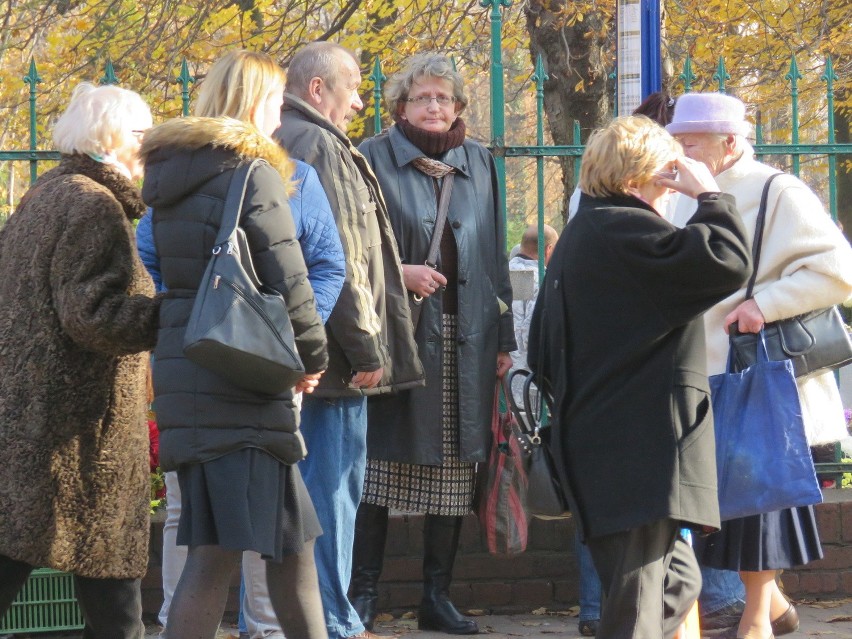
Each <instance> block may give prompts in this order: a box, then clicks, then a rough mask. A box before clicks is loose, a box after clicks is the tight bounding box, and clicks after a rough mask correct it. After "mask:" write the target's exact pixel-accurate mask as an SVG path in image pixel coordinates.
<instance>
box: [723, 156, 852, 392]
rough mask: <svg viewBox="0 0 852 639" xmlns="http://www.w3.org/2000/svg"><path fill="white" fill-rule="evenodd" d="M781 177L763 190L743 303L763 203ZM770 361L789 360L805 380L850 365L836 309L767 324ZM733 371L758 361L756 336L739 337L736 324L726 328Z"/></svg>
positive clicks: (850, 344) (756, 255)
mask: <svg viewBox="0 0 852 639" xmlns="http://www.w3.org/2000/svg"><path fill="white" fill-rule="evenodd" d="M779 175H784V174H783V173H776V174H774V175H771V176H770V177H769V179H768V180H767V181H766V184H765V185H764V187H763V194H762V196H761V198H760V208H759V209H758V213H757V222H756V223H755V231H754V242H753V243H752V248H751V253H752V262H753V264H754V270H753V272H752V274H751V278H750V279H749V282H748V286H747V288H746V299H751V297H752V294H753V290H754V282H755V279H756V278H757V268H758V266H759V265H760V250H761V245H762V243H763V229H764V227H765V226H766V202H767V197H768V194H769V185H770V184H771V183H772V180H773V179H775V178H776V177H778V176H779ZM763 332H764V335H765V340H766V351H767V353H768V355H769V359H771V360H774V361H778V360H783V359H789V360H791V361H792V362H793V374H794V375H795V376H796V377H799V378H804V377H810V376H813V375H819V374H820V373H824V372H826V371H831V370H836V369H838V368H841V367H842V366H846V365H847V364H849V363H850V362H852V340H850V338H849V332H848V330H847V328H846V325H845V324H844V323H843V318H842V317H841V316H840V312H839V311H838V310H837V307H836V306H829V307H828V308H821V309H817V310H815V311H811V312H809V313H804V314H802V315H797V316H795V317H790V318H787V319H782V320H778V321H776V322H769V323H767V324H766V325H765V327H764V329H763ZM729 335H730V342H731V349H732V350H733V353H732V355H733V357H732V360H733V367H734V371H735V372H739V371H742V370H744V369H746V368H748V367H749V366H752V365H753V364H754V363H755V362H756V361H757V346H758V340H759V336H758V335H757V334H755V333H740V332H739V330H738V327H737V324H736V322H734V323H733V324H731V326H730V328H729Z"/></svg>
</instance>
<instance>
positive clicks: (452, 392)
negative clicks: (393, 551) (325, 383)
mask: <svg viewBox="0 0 852 639" xmlns="http://www.w3.org/2000/svg"><path fill="white" fill-rule="evenodd" d="M441 319H442V321H441V325H442V334H443V342H444V348H443V359H444V362H443V367H442V370H441V389H442V393H441V395H442V403H443V410H442V417H441V433H442V436H443V456H444V461H443V463H442V464H441V465H440V466H422V465H419V464H401V463H397V462H388V461H379V460H375V459H368V460H367V472H366V476H365V479H364V496H363V497H362V499H361V500H362V501H364V502H366V503H368V504H375V505H377V506H386V507H388V508H392V509H394V510H401V511H404V512H417V513H427V514H430V515H450V516H455V517H463V516H464V515H466V514H467V513H469V512H470V510H471V508H472V506H473V492H474V487H475V481H474V479H475V473H476V464H474V463H471V462H463V461H460V460H459V388H458V355H457V352H456V333H457V330H456V316H455V315H443V316H442V318H441ZM427 383H428V381H427Z"/></svg>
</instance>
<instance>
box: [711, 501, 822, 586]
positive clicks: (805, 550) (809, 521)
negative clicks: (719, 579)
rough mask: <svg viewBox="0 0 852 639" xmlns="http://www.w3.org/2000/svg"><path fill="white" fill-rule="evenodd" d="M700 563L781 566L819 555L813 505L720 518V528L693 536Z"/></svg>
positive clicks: (754, 568)
mask: <svg viewBox="0 0 852 639" xmlns="http://www.w3.org/2000/svg"><path fill="white" fill-rule="evenodd" d="M694 548H695V555H696V557H698V561H699V563H700V564H701V565H702V566H707V567H709V568H719V569H722V570H737V571H739V570H745V571H748V572H758V571H761V570H781V569H788V568H794V567H796V566H803V565H805V564H807V563H809V562H811V561H815V560H817V559H822V545H821V544H820V541H819V531H818V530H817V524H816V517H815V516H814V509H813V506H804V507H802V508H787V509H784V510H778V511H775V512H771V513H764V514H762V515H754V516H753V517H743V518H741V519H731V520H730V521H723V522H722V527H721V529H720V530H719V532H716V533H713V534H711V535H707V536H706V537H699V536H696V537H695V538H694Z"/></svg>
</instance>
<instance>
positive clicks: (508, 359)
mask: <svg viewBox="0 0 852 639" xmlns="http://www.w3.org/2000/svg"><path fill="white" fill-rule="evenodd" d="M510 368H512V356H511V355H509V353H497V378H498V379H503V375H505V374H506V373H508V372H509V369H510Z"/></svg>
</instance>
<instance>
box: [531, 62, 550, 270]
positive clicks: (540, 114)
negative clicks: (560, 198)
mask: <svg viewBox="0 0 852 639" xmlns="http://www.w3.org/2000/svg"><path fill="white" fill-rule="evenodd" d="M532 79H533V80H534V81H535V143H536V144H537V145H538V146H543V145H544V82H545V80H547V79H548V77H547V74H546V73H545V72H544V63H543V62H542V61H541V55H538V56H536V60H535V73H533V76H532ZM535 173H536V176H535V177H536V189H537V190H538V202H537V203H538V216H537V218H538V281H539V282H542V281H544V158H543V157H542V156H540V155H539V156H536V158H535Z"/></svg>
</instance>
